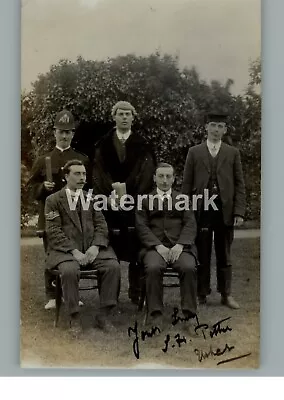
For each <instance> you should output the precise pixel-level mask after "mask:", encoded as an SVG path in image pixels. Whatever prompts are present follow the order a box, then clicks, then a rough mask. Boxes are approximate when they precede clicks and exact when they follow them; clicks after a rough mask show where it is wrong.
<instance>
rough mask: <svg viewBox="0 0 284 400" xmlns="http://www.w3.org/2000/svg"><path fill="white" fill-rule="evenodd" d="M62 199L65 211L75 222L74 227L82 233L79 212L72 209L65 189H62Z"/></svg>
mask: <svg viewBox="0 0 284 400" xmlns="http://www.w3.org/2000/svg"><path fill="white" fill-rule="evenodd" d="M60 197H61V201H62V205H63V207H64V209H65V211H66V212H67V214H68V215H69V217H70V219H71V220H72V221H73V223H74V225H75V226H76V227H77V228H78V229H79V231H80V232H82V226H81V222H80V219H79V216H78V213H77V210H76V209H75V210H71V209H70V207H69V203H68V199H67V194H66V190H65V188H63V189H61V191H60ZM83 214H84V213H83Z"/></svg>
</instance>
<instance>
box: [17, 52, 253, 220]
mask: <svg viewBox="0 0 284 400" xmlns="http://www.w3.org/2000/svg"><path fill="white" fill-rule="evenodd" d="M260 83H261V75H260V60H256V61H255V62H254V63H252V64H251V66H250V82H248V87H247V89H246V91H245V94H244V96H233V95H232V94H231V92H230V89H231V86H232V85H233V81H232V80H231V79H229V80H227V82H226V83H225V84H224V85H222V84H221V83H220V82H218V81H211V82H210V83H208V82H206V81H204V80H202V79H201V78H200V76H199V74H198V72H197V70H196V69H195V68H194V67H192V68H191V69H189V68H185V69H183V70H181V69H180V68H179V66H178V59H177V58H175V57H172V56H170V55H163V56H161V55H160V54H159V53H156V54H152V55H150V56H148V57H137V56H135V55H127V56H118V57H116V58H111V59H107V60H106V61H100V62H99V61H89V60H84V59H83V58H81V57H78V59H77V60H76V62H71V61H69V60H61V61H60V62H59V63H58V64H56V65H52V66H51V68H50V70H49V72H47V73H46V74H42V75H39V76H38V79H37V80H36V81H35V82H34V83H33V85H32V90H31V91H30V92H29V93H25V94H23V95H22V162H23V163H24V164H25V165H26V166H27V167H28V168H30V165H31V163H32V161H33V160H34V158H35V157H37V156H38V155H39V154H42V153H44V152H46V151H48V150H50V149H51V148H52V147H53V146H54V137H53V121H54V118H55V115H56V113H57V112H58V111H59V110H61V109H63V108H67V109H69V110H70V111H71V112H72V113H73V115H74V117H75V119H76V121H77V128H76V133H75V137H74V142H73V145H74V147H75V148H77V149H78V150H81V151H83V152H85V153H86V154H88V156H90V157H91V158H92V156H93V148H94V144H95V143H96V141H97V140H98V139H99V138H100V137H101V136H102V135H104V134H105V133H106V132H107V131H108V130H109V129H110V128H111V127H112V126H113V121H112V118H111V108H112V106H113V105H114V104H115V102H116V101H118V100H127V101H130V102H131V103H132V104H133V105H134V106H135V108H136V110H137V113H138V116H137V118H136V120H135V126H134V128H135V129H137V130H139V131H140V132H141V135H143V137H144V138H145V139H146V140H147V141H148V143H149V144H150V145H151V146H152V148H153V149H154V151H155V154H156V157H157V160H158V161H167V162H171V163H172V164H174V165H175V167H176V170H177V186H178V187H179V185H180V183H181V178H182V171H183V166H184V162H185V157H186V154H187V150H188V148H189V146H192V145H194V144H197V143H200V142H201V141H202V140H203V139H204V135H205V130H204V116H205V114H206V113H207V112H208V111H211V110H216V111H219V112H228V114H229V125H228V128H229V129H228V137H227V140H228V142H230V143H233V145H235V146H236V147H238V148H239V149H240V151H241V156H242V161H243V167H244V174H245V181H246V188H247V199H248V208H247V218H250V219H252V218H253V219H258V218H259V214H260V156H261V155H260V127H261V97H260V94H258V93H257V89H256V87H257V86H258V85H260Z"/></svg>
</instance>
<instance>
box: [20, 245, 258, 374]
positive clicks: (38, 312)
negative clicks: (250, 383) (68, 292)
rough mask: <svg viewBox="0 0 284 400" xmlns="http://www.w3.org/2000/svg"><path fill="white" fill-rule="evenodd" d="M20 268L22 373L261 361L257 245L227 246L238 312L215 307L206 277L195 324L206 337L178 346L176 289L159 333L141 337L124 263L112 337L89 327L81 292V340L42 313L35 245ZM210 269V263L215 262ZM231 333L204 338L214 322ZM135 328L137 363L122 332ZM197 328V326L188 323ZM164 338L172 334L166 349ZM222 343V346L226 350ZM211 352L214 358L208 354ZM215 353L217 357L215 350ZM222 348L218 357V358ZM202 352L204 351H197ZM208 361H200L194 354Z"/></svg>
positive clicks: (90, 299) (90, 310)
mask: <svg viewBox="0 0 284 400" xmlns="http://www.w3.org/2000/svg"><path fill="white" fill-rule="evenodd" d="M21 251H22V265H21V271H22V275H21V364H22V366H23V367H77V368H82V367H89V368H96V367H110V368H128V367H130V368H131V367H132V368H145V367H149V368H156V367H158V368H162V367H164V368H218V369H225V368H257V367H258V363H259V272H260V271H259V254H260V249H259V239H236V240H235V241H234V244H233V249H232V251H233V263H234V267H233V295H234V297H235V298H236V300H237V301H238V302H239V303H240V305H241V309H240V310H229V309H228V308H226V307H224V306H222V305H221V304H220V297H219V295H218V294H216V290H215V289H216V279H215V272H214V271H212V289H213V290H212V294H211V296H210V297H209V298H208V304H207V306H206V307H204V306H203V307H202V308H200V309H199V311H198V318H199V323H200V324H207V325H208V329H206V330H205V331H204V333H205V337H206V339H204V337H203V335H202V333H201V331H200V330H199V335H198V336H195V335H190V336H188V335H187V336H186V343H180V347H179V344H178V343H177V341H176V339H175V335H176V334H180V337H181V338H182V337H183V336H184V333H183V331H182V323H180V322H179V323H178V324H177V325H175V326H172V324H171V315H172V313H173V308H174V307H179V298H180V296H179V289H176V288H166V289H165V293H164V303H165V316H166V318H167V321H168V324H167V325H166V328H165V330H164V331H163V332H162V333H160V334H158V335H155V336H153V337H151V338H146V339H145V340H144V341H143V340H142V339H141V330H143V317H144V312H143V313H142V314H141V313H138V312H137V311H136V307H135V306H134V305H133V304H131V303H130V302H129V300H128V296H127V289H128V282H127V264H122V266H121V269H122V285H121V294H120V304H119V309H120V312H121V314H120V315H119V316H117V317H116V318H115V319H114V324H115V326H116V334H105V333H102V332H101V331H99V330H97V329H94V328H93V317H94V315H95V312H96V309H97V308H98V305H99V300H98V294H97V292H96V291H90V292H88V291H83V292H81V298H82V300H83V301H84V303H85V306H84V307H83V308H82V309H81V312H82V321H83V328H84V334H83V336H82V338H80V339H79V340H74V339H71V338H70V337H69V335H68V331H67V320H66V315H65V312H64V308H63V310H62V312H61V316H60V322H59V326H58V328H54V327H53V318H54V311H53V310H50V311H45V310H44V303H45V295H44V280H43V271H44V269H43V266H44V253H43V249H42V247H41V246H39V245H33V246H22V248H21ZM213 265H214V261H213ZM227 317H231V318H230V319H229V320H227V321H226V322H223V323H222V325H221V326H222V327H224V328H226V326H227V325H228V326H229V327H230V328H231V331H227V332H226V333H221V334H218V335H217V336H216V337H215V336H214V337H213V338H211V337H210V335H209V331H210V330H212V325H213V324H215V323H216V322H217V321H219V320H221V319H224V318H227ZM135 321H137V322H138V333H139V350H140V358H139V360H138V359H137V358H136V357H135V356H134V353H133V348H132V346H133V341H134V339H135V336H134V334H131V337H128V327H130V326H131V327H134V324H135ZM194 324H195V325H196V322H194ZM166 335H170V338H169V339H170V340H169V343H168V349H167V351H166V352H163V351H162V349H163V348H164V349H165V338H166ZM226 345H227V346H226ZM210 348H211V349H212V351H213V352H214V353H215V355H214V354H212V353H210V354H208V353H209V352H210ZM218 348H219V349H220V350H219V353H218V352H217V349H218ZM228 348H229V349H230V350H229V349H228ZM223 350H225V352H224V353H223V354H222V355H216V352H217V354H220V352H222V351H223ZM202 352H203V353H202ZM204 352H206V353H207V355H208V357H207V358H205V359H203V360H202V361H199V359H198V355H199V356H201V355H202V354H203V355H204V356H205V353H204ZM248 353H251V354H250V356H248V357H244V358H241V359H238V360H235V361H232V362H228V363H223V364H220V365H217V363H218V362H220V361H222V360H226V359H229V358H233V357H237V356H241V355H245V354H248Z"/></svg>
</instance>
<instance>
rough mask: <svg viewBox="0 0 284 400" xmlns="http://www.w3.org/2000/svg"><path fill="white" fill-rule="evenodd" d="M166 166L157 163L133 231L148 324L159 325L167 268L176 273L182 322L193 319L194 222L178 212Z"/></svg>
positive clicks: (189, 214) (185, 211)
mask: <svg viewBox="0 0 284 400" xmlns="http://www.w3.org/2000/svg"><path fill="white" fill-rule="evenodd" d="M174 180H175V175H174V169H173V167H172V166H171V165H170V164H167V163H160V164H158V166H157V170H156V173H155V175H154V182H155V183H156V185H157V186H156V189H155V190H154V191H153V192H151V193H150V195H149V196H148V198H147V199H143V200H142V207H141V209H140V210H139V209H137V211H136V228H137V233H138V237H139V239H140V242H141V245H142V250H141V253H140V256H141V260H142V262H143V264H144V267H145V274H146V296H147V307H148V315H149V317H150V321H151V322H152V323H153V324H158V325H157V326H159V324H160V325H161V326H162V325H163V319H162V318H163V285H162V283H163V271H164V270H165V269H166V267H167V265H171V266H172V267H173V268H174V269H175V270H176V271H178V273H179V277H180V294H181V309H182V312H183V314H184V316H185V319H186V320H189V319H191V318H193V317H194V316H195V315H196V308H197V304H196V303H197V296H196V261H195V259H196V247H195V239H196V221H195V218H194V213H193V212H192V210H189V209H185V208H184V207H183V208H179V207H178V201H179V197H178V195H179V193H178V192H176V191H174V190H172V185H173V183H174Z"/></svg>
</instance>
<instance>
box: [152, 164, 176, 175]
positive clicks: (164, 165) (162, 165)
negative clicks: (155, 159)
mask: <svg viewBox="0 0 284 400" xmlns="http://www.w3.org/2000/svg"><path fill="white" fill-rule="evenodd" d="M158 168H172V169H173V173H174V174H175V169H174V167H173V166H172V165H171V164H169V163H166V162H160V163H158V165H157V166H156V169H155V173H156V172H157V169H158Z"/></svg>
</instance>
